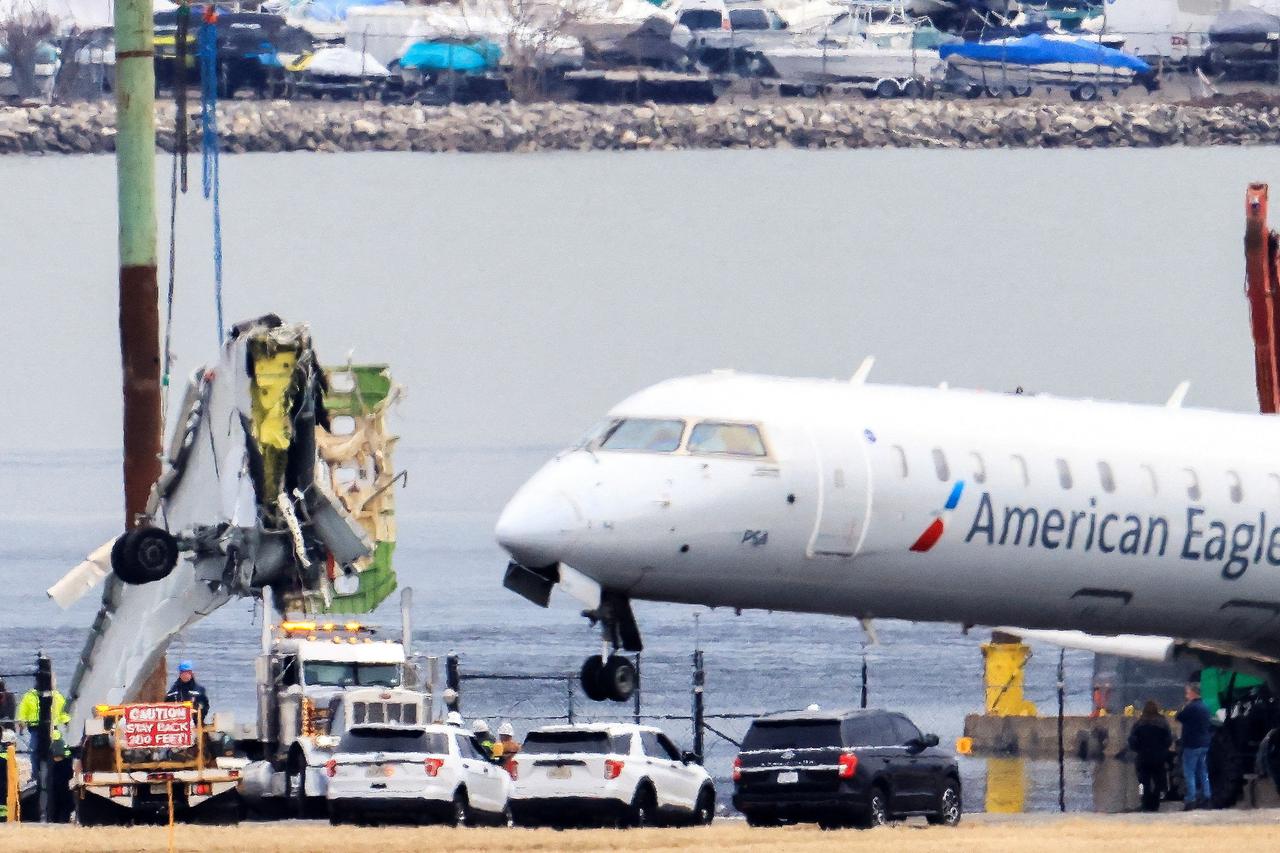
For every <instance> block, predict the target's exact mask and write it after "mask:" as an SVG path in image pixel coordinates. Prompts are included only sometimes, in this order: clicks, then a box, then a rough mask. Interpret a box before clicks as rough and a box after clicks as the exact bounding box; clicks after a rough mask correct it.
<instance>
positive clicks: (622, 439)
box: [600, 418, 684, 453]
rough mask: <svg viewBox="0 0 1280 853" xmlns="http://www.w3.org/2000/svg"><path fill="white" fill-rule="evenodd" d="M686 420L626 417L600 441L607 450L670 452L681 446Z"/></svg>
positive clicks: (601, 445)
mask: <svg viewBox="0 0 1280 853" xmlns="http://www.w3.org/2000/svg"><path fill="white" fill-rule="evenodd" d="M683 434H684V421H676V420H670V421H666V420H654V419H649V418H624V419H623V420H620V421H618V422H616V423H615V424H614V425H613V426H611V427H610V428H609V429H608V431H606V432H605V434H604V438H603V439H602V440H601V441H600V447H602V448H604V449H606V450H651V451H656V452H659V453H670V452H671V451H673V450H676V449H677V448H679V447H680V437H681V436H682V435H683Z"/></svg>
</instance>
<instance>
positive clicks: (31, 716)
mask: <svg viewBox="0 0 1280 853" xmlns="http://www.w3.org/2000/svg"><path fill="white" fill-rule="evenodd" d="M51 686H52V687H53V696H52V701H51V709H50V713H51V714H52V716H53V719H52V732H53V735H54V736H57V737H61V736H62V734H61V732H59V731H58V726H65V725H66V724H67V723H69V722H71V717H70V715H68V714H67V698H66V697H65V696H63V695H62V694H61V693H59V692H58V687H57V684H56V683H55V684H52V685H51ZM39 727H40V694H39V693H38V692H37V691H36V689H35V688H34V687H32V688H31V689H30V690H28V691H27V692H26V693H24V694H22V701H21V702H19V703H18V728H19V729H20V730H22V731H26V732H29V733H31V744H32V750H31V772H32V774H33V775H35V776H39V775H40V770H41V768H42V767H43V766H44V761H45V750H41V749H38V748H36V746H35V744H36V743H37V739H36V737H35V733H36V731H37V730H38V729H39ZM49 747H50V749H52V747H53V745H52V744H50V745H49Z"/></svg>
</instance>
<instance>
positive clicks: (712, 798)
mask: <svg viewBox="0 0 1280 853" xmlns="http://www.w3.org/2000/svg"><path fill="white" fill-rule="evenodd" d="M715 819H716V791H715V789H714V788H712V787H711V786H709V785H708V786H707V787H704V788H703V789H702V790H701V791H699V792H698V800H697V803H695V804H694V807H693V821H694V823H695V824H696V825H697V826H710V825H711V822H712V821H713V820H715Z"/></svg>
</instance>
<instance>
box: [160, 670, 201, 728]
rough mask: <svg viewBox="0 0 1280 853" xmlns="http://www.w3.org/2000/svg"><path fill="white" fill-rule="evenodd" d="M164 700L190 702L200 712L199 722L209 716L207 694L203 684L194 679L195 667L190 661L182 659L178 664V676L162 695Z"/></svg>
mask: <svg viewBox="0 0 1280 853" xmlns="http://www.w3.org/2000/svg"><path fill="white" fill-rule="evenodd" d="M164 701H166V702H190V703H191V706H192V707H193V708H195V709H196V711H198V712H199V713H200V722H201V723H205V722H207V720H208V717H209V694H208V693H207V692H206V691H205V689H204V686H203V685H201V684H200V682H198V681H196V668H195V667H194V666H192V665H191V661H189V660H184V661H183V662H182V663H180V664H178V678H177V680H176V681H174V682H173V684H171V685H170V686H169V692H168V693H166V694H165V695H164Z"/></svg>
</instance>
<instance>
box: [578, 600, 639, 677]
mask: <svg viewBox="0 0 1280 853" xmlns="http://www.w3.org/2000/svg"><path fill="white" fill-rule="evenodd" d="M583 615H584V616H586V617H587V618H588V619H590V620H591V622H592V624H596V623H599V625H600V633H601V645H602V648H601V651H600V654H598V655H592V656H591V657H589V658H587V659H586V661H585V662H583V664H582V674H581V678H582V692H583V693H585V694H587V698H588V699H591V700H593V701H596V702H602V701H604V700H605V699H612V700H613V701H614V702H626V701H627V700H628V699H630V698H631V697H632V696H633V695H635V692H636V688H637V687H639V685H640V674H639V673H638V672H637V671H636V667H635V664H634V663H632V662H631V661H630V660H629V659H628V658H626V657H624V656H622V655H620V654H617V652H618V650H619V649H621V650H622V651H626V652H639V651H641V650H642V649H643V645H642V644H641V642H640V629H639V627H637V625H636V619H635V616H634V615H632V613H631V602H630V601H629V600H628V599H627V598H626V596H622V595H618V594H617V593H610V592H606V593H604V594H603V595H602V596H601V599H600V607H599V608H598V609H596V610H589V611H586V612H585V613H584V614H583Z"/></svg>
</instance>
